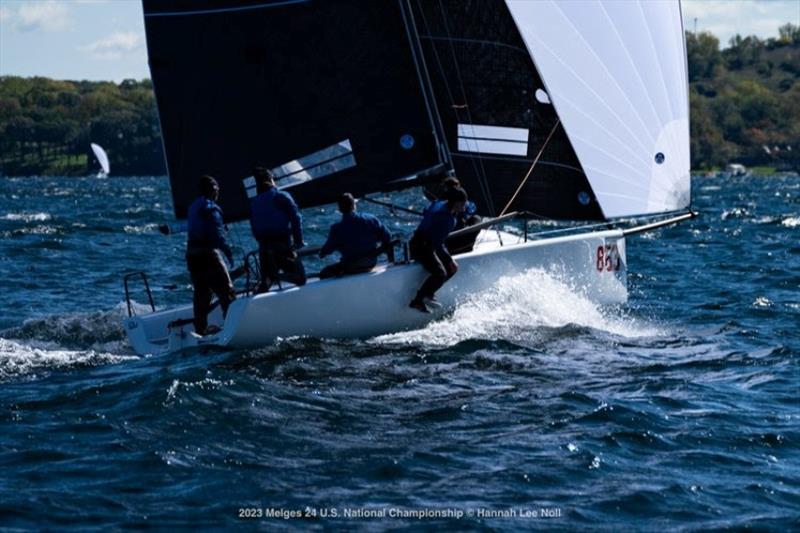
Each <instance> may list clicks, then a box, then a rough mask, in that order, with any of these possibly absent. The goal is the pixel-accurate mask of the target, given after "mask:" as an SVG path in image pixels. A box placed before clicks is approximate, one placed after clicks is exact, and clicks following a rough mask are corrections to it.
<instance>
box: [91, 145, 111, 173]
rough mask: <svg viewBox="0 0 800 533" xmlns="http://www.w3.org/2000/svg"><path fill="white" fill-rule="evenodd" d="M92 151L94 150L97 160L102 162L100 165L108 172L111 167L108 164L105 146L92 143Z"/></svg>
mask: <svg viewBox="0 0 800 533" xmlns="http://www.w3.org/2000/svg"><path fill="white" fill-rule="evenodd" d="M90 146H91V147H92V152H94V156H95V157H96V158H97V161H98V162H99V163H100V167H101V168H102V169H103V172H104V173H105V174H108V172H109V170H110V169H111V167H110V166H109V164H108V154H107V153H106V151H105V150H103V147H102V146H100V145H99V144H95V143H91V145H90Z"/></svg>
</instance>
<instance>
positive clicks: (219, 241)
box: [186, 176, 236, 335]
mask: <svg viewBox="0 0 800 533" xmlns="http://www.w3.org/2000/svg"><path fill="white" fill-rule="evenodd" d="M199 190H200V196H198V197H197V199H196V200H195V201H194V202H193V203H192V204H191V205H190V206H189V214H188V217H187V229H188V233H189V239H188V242H187V244H186V266H187V267H188V269H189V275H190V276H191V278H192V287H194V298H193V306H194V330H195V332H196V333H197V334H198V335H206V334H209V333H214V332H213V331H209V329H210V328H209V327H208V313H209V312H210V311H211V294H212V293H214V294H216V295H217V298H218V299H219V305H220V307H221V308H222V316H223V317H225V316H227V314H228V307H229V306H230V304H231V302H232V301H233V300H235V299H236V293H235V292H234V290H233V283H232V282H231V277H230V275H229V274H228V269H227V268H226V267H225V262H224V261H223V260H222V255H221V253H222V254H225V257H226V258H227V259H228V263H230V265H231V266H233V252H232V251H231V247H230V246H229V245H228V242H227V240H226V239H225V233H226V230H225V224H224V223H223V221H222V208H220V206H219V205H217V203H216V201H217V198H218V197H219V185H217V181H216V180H215V179H214V178H212V177H211V176H202V177H201V178H200V182H199ZM213 327H214V326H212V328H213Z"/></svg>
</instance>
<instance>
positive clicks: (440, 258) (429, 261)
mask: <svg viewBox="0 0 800 533" xmlns="http://www.w3.org/2000/svg"><path fill="white" fill-rule="evenodd" d="M467 201H468V198H467V193H466V192H464V189H462V188H460V187H454V188H452V189H450V190H448V191H447V201H440V202H437V203H436V204H435V205H434V206H432V207H431V208H430V209H428V210H426V212H425V215H424V216H423V217H422V222H420V224H419V226H418V227H417V229H416V230H415V231H414V235H413V236H412V237H411V242H410V249H411V257H412V258H413V259H414V260H415V261H418V262H419V263H422V266H423V267H425V270H427V271H428V272H429V273H430V276H428V278H427V279H426V280H425V282H424V283H423V284H422V286H421V287H420V288H419V291H417V295H416V296H415V297H414V299H413V300H411V303H410V304H409V307H412V308H414V309H416V310H418V311H421V312H423V313H429V312H430V310H429V309H428V307H427V305H426V302H427V303H430V304H432V305H437V304H438V302H437V301H436V297H435V295H436V291H438V290H439V289H440V288H441V286H442V285H444V284H445V282H446V281H447V280H448V279H450V278H452V277H453V276H454V275H455V273H456V272H457V271H458V264H457V263H456V262H455V260H453V258H452V257H451V256H450V253H449V252H448V250H447V247H446V246H445V240H446V239H447V236H448V235H449V234H450V232H451V231H453V228H455V226H456V222H457V219H458V217H459V216H461V214H462V213H463V212H464V208H465V205H466V203H467Z"/></svg>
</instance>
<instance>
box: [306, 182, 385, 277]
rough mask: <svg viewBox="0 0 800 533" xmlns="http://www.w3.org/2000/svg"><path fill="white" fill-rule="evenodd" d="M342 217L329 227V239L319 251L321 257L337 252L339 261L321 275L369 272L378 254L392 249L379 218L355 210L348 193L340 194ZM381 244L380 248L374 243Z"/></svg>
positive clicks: (353, 202) (354, 202)
mask: <svg viewBox="0 0 800 533" xmlns="http://www.w3.org/2000/svg"><path fill="white" fill-rule="evenodd" d="M339 212H340V213H341V214H342V220H341V221H339V222H336V223H335V224H333V225H332V226H331V229H330V232H329V233H328V240H327V241H325V244H324V245H323V246H322V249H321V250H320V251H319V256H320V257H325V256H327V255H330V254H332V253H333V252H339V254H340V255H341V259H340V260H339V262H338V263H334V264H332V265H328V266H326V267H325V268H323V269H322V272H320V274H319V277H320V278H332V277H335V276H344V275H347V274H359V273H362V272H369V271H370V270H372V269H373V268H375V264H376V263H377V262H378V255H380V253H381V252H387V253H389V252H390V250H391V246H392V244H391V240H392V238H391V236H390V235H389V231H388V230H387V229H386V226H384V225H383V224H382V223H381V221H380V220H378V219H377V218H376V217H374V216H373V215H368V214H362V213H356V201H355V199H354V198H353V195H352V194H350V193H344V194H343V195H342V196H340V197H339ZM377 244H380V248H376V245H377Z"/></svg>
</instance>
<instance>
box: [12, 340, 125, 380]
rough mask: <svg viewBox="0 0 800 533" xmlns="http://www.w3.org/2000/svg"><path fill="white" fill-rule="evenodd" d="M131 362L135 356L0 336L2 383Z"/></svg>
mask: <svg viewBox="0 0 800 533" xmlns="http://www.w3.org/2000/svg"><path fill="white" fill-rule="evenodd" d="M128 359H136V357H135V356H132V355H122V354H113V353H102V352H97V351H94V350H66V349H64V348H63V347H61V346H59V345H58V344H56V343H54V342H41V341H32V342H24V341H18V340H12V339H4V338H2V337H0V381H6V380H9V379H15V378H19V377H23V376H29V375H31V374H35V373H36V372H38V371H41V370H52V369H61V368H69V367H73V366H97V365H102V364H109V363H119V362H122V361H125V360H128Z"/></svg>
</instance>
